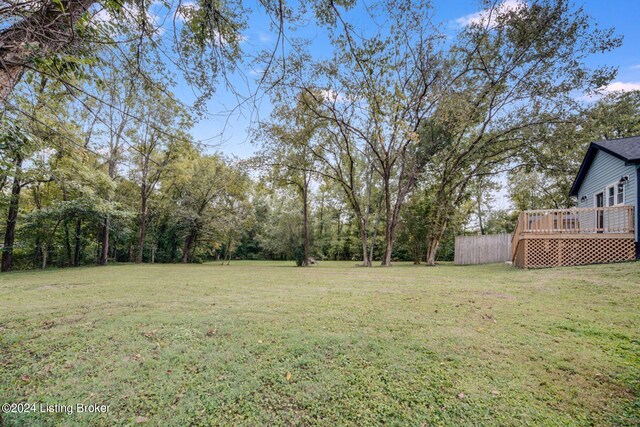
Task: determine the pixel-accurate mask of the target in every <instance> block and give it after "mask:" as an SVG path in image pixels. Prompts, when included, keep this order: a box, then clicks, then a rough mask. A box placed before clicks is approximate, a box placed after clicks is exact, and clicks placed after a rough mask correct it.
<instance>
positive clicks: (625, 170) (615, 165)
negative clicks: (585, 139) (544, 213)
mask: <svg viewBox="0 0 640 427" xmlns="http://www.w3.org/2000/svg"><path fill="white" fill-rule="evenodd" d="M622 176H629V182H628V183H627V187H626V189H625V196H624V197H625V200H624V204H625V205H630V206H635V208H634V209H635V210H636V211H637V209H638V207H637V206H636V203H637V196H636V191H637V188H638V183H637V175H636V166H635V165H628V166H625V164H624V161H623V160H620V159H618V158H617V157H614V156H612V155H610V154H608V153H605V152H603V151H600V150H598V152H597V153H596V156H595V158H594V159H593V163H591V167H590V168H589V171H588V172H587V175H586V176H585V178H584V180H583V181H582V185H581V186H580V190H579V191H578V206H579V207H581V208H589V207H593V206H594V195H595V194H596V193H599V192H601V191H605V189H606V187H607V186H608V185H611V184H613V183H615V182H617V181H619V180H620V178H621V177H622ZM582 196H587V200H586V201H584V202H582V201H581V200H580V199H582ZM606 203H607V201H606V193H605V206H606ZM634 221H635V226H634V228H635V230H636V241H637V240H638V214H637V212H634Z"/></svg>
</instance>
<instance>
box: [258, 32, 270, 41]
mask: <svg viewBox="0 0 640 427" xmlns="http://www.w3.org/2000/svg"><path fill="white" fill-rule="evenodd" d="M258 39H259V40H260V41H261V42H262V43H269V42H270V41H271V34H269V33H263V32H262V31H261V32H260V33H258Z"/></svg>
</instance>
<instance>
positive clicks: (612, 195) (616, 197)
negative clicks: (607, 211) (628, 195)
mask: <svg viewBox="0 0 640 427" xmlns="http://www.w3.org/2000/svg"><path fill="white" fill-rule="evenodd" d="M625 186H626V183H621V182H616V183H615V184H611V185H609V186H608V187H607V191H606V193H605V195H606V198H607V204H606V206H617V205H624V190H625Z"/></svg>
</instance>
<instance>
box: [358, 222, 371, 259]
mask: <svg viewBox="0 0 640 427" xmlns="http://www.w3.org/2000/svg"><path fill="white" fill-rule="evenodd" d="M367 240H368V239H367V230H366V228H365V227H364V226H361V227H360V241H361V242H362V266H363V267H371V260H370V259H369V255H368V254H367Z"/></svg>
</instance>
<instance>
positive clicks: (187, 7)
mask: <svg viewBox="0 0 640 427" xmlns="http://www.w3.org/2000/svg"><path fill="white" fill-rule="evenodd" d="M198 9H199V6H198V5H197V4H195V3H193V2H189V1H188V2H185V3H182V4H181V5H180V6H179V7H178V8H177V10H176V18H178V20H180V21H183V22H184V21H185V20H186V19H187V18H188V17H189V16H190V14H191V13H192V12H195V11H197V10H198Z"/></svg>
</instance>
